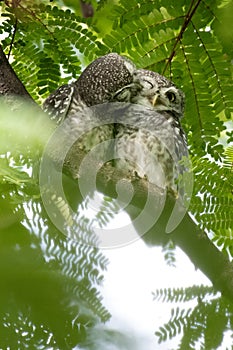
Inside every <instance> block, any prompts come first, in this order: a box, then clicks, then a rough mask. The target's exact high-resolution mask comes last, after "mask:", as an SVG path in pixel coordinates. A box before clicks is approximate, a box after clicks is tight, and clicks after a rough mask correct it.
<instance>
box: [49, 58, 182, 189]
mask: <svg viewBox="0 0 233 350" xmlns="http://www.w3.org/2000/svg"><path fill="white" fill-rule="evenodd" d="M119 102H120V103H119ZM100 104H107V105H108V107H109V109H108V113H109V117H108V118H107V119H108V124H107V125H101V126H99V127H98V126H97V127H96V126H95V125H96V123H97V124H98V121H99V122H100V123H102V121H103V120H104V118H106V115H105V111H104V109H103V111H102V112H101V109H99V110H98V112H97V110H96V111H95V110H94V109H93V108H89V107H92V106H95V105H100ZM110 105H111V107H110ZM44 110H45V111H47V112H48V113H49V114H50V115H51V116H52V118H54V119H55V120H56V121H57V123H58V124H59V123H61V121H63V120H65V119H68V121H69V123H68V124H67V125H68V127H67V125H66V128H67V135H68V134H69V135H73V136H74V135H76V134H80V132H82V131H83V130H85V127H86V126H87V125H88V126H92V125H93V128H92V130H91V131H89V132H88V133H87V135H86V136H85V137H82V138H81V139H79V140H78V141H77V142H76V146H77V147H78V148H79V149H80V148H82V149H84V150H85V151H89V150H90V149H91V148H92V147H93V146H95V145H96V144H98V143H101V142H103V141H106V140H109V139H112V138H115V139H116V140H115V146H114V156H115V158H117V159H116V161H115V164H116V166H117V167H119V168H123V169H124V170H126V171H128V173H129V175H130V176H135V175H137V176H139V177H141V178H147V179H148V181H149V182H151V183H154V184H156V185H157V186H159V187H161V188H168V189H171V190H172V191H174V192H177V184H176V180H177V178H178V177H179V175H180V174H182V173H183V172H184V170H185V168H184V166H182V165H181V164H180V160H181V159H182V157H183V156H187V155H188V151H187V144H186V137H185V134H184V131H183V129H182V127H181V124H180V119H181V118H182V117H183V114H184V95H183V93H182V91H181V90H179V89H178V88H177V87H176V86H175V85H174V84H173V83H172V82H171V81H170V80H168V79H166V78H165V77H164V76H162V75H160V74H158V73H155V72H152V71H149V70H143V69H136V67H135V65H134V64H133V63H132V62H131V61H129V60H127V59H126V58H124V57H122V56H120V55H118V54H116V53H111V54H108V55H105V56H102V57H100V58H98V59H97V60H95V61H93V62H92V63H91V64H90V65H89V66H88V67H87V68H86V69H85V70H84V71H83V73H82V74H81V76H80V77H79V79H78V80H77V81H75V82H73V83H71V84H68V85H64V86H62V87H60V88H59V89H58V90H56V91H55V92H54V93H53V94H51V95H50V96H49V97H48V98H47V100H46V101H45V103H44ZM109 120H112V122H113V124H109ZM73 136H72V137H73ZM67 137H69V136H67ZM107 151H108V150H106V149H105V150H104V151H103V153H102V154H101V155H100V156H101V157H104V156H105V153H106V152H107ZM73 153H75V152H73Z"/></svg>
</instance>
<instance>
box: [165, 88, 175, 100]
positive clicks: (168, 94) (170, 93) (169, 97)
mask: <svg viewBox="0 0 233 350" xmlns="http://www.w3.org/2000/svg"><path fill="white" fill-rule="evenodd" d="M166 96H167V98H168V99H169V101H170V102H175V101H176V95H175V94H174V92H171V91H168V92H166Z"/></svg>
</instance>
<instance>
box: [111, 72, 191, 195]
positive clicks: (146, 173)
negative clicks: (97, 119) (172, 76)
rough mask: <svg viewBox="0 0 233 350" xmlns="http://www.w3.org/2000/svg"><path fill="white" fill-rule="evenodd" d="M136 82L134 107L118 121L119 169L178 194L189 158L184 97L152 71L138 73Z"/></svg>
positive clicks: (132, 99)
mask: <svg viewBox="0 0 233 350" xmlns="http://www.w3.org/2000/svg"><path fill="white" fill-rule="evenodd" d="M134 83H135V85H136V86H137V93H136V94H135V89H134V92H133V94H132V98H131V102H132V103H133V104H130V105H127V107H125V112H124V115H122V112H121V113H119V117H118V118H117V125H116V131H115V137H116V139H117V140H116V149H115V151H116V158H119V159H118V160H117V161H116V166H117V167H119V168H123V169H125V170H128V171H129V173H130V176H132V175H137V176H138V177H140V178H147V179H148V181H149V182H150V183H153V184H155V185H157V186H159V187H161V188H163V189H165V188H167V189H169V190H171V191H172V192H173V193H176V194H177V188H178V187H177V184H176V182H177V179H178V177H179V175H180V174H182V173H183V172H184V170H185V167H184V166H183V165H181V164H180V163H179V162H180V161H181V159H182V157H183V156H185V157H187V156H188V149H187V143H186V137H185V133H184V131H183V129H182V127H181V124H180V119H181V118H182V117H183V114H184V94H183V92H182V91H181V90H179V89H178V88H177V87H176V86H175V85H174V84H173V83H172V82H171V81H169V80H168V79H166V78H165V77H164V76H162V75H160V74H158V73H155V72H152V71H148V70H143V69H139V70H136V71H135V72H134ZM126 89H127V90H128V87H126ZM121 93H123V91H122V92H121Z"/></svg>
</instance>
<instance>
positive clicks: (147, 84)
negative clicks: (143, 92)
mask: <svg viewBox="0 0 233 350" xmlns="http://www.w3.org/2000/svg"><path fill="white" fill-rule="evenodd" d="M141 85H142V87H143V89H147V90H149V89H153V87H154V84H153V83H152V82H151V81H149V80H142V82H141Z"/></svg>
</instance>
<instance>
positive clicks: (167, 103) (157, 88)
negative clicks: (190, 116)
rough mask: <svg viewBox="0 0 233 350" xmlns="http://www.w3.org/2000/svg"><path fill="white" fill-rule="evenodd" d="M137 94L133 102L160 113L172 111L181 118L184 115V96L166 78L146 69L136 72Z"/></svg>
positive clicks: (133, 96)
mask: <svg viewBox="0 0 233 350" xmlns="http://www.w3.org/2000/svg"><path fill="white" fill-rule="evenodd" d="M133 79H134V83H135V85H136V86H137V87H138V88H137V93H136V94H135V93H133V94H132V98H131V102H133V103H137V104H141V105H145V106H147V107H150V108H153V109H155V110H160V111H167V112H168V111H170V112H172V113H173V114H175V115H176V116H178V117H179V118H181V117H182V116H183V113H184V94H183V92H182V91H181V90H179V89H178V88H177V87H176V86H175V85H174V84H173V83H172V82H171V81H170V80H168V79H166V78H165V77H164V76H162V75H160V74H158V73H155V72H152V71H149V70H145V69H138V70H135V72H134V77H133Z"/></svg>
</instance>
